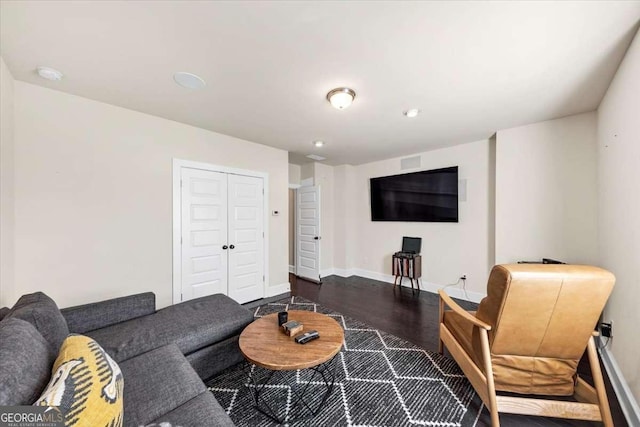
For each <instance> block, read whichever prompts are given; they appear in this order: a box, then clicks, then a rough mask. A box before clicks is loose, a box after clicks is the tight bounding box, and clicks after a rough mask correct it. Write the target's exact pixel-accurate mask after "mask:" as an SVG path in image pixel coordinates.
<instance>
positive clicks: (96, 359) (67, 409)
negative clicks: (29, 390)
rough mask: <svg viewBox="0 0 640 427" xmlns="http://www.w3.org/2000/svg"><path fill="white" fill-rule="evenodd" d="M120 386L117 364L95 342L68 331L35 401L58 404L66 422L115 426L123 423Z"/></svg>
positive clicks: (77, 426)
mask: <svg viewBox="0 0 640 427" xmlns="http://www.w3.org/2000/svg"><path fill="white" fill-rule="evenodd" d="M123 388H124V380H123V378H122V372H121V371H120V367H119V366H118V365H117V364H116V362H114V361H113V360H112V359H111V357H109V355H108V354H107V353H106V352H105V351H104V350H103V349H102V347H100V346H99V345H98V343H97V342H95V341H94V340H92V339H91V338H89V337H85V336H83V335H69V336H68V337H67V339H65V340H64V342H63V343H62V347H61V348H60V353H59V354H58V358H57V359H56V361H55V363H54V364H53V369H52V371H51V380H50V381H49V385H48V386H47V388H46V389H45V390H44V392H43V393H42V396H41V397H40V399H38V400H37V401H36V403H34V405H44V406H58V407H59V409H60V410H61V412H62V414H63V415H64V425H65V426H74V427H85V426H86V427H102V426H109V427H117V426H122V412H123V406H122V392H123Z"/></svg>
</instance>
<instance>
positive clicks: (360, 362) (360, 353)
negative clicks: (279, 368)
mask: <svg viewBox="0 0 640 427" xmlns="http://www.w3.org/2000/svg"><path fill="white" fill-rule="evenodd" d="M283 310H311V311H316V312H318V313H324V314H327V315H328V316H331V317H333V318H334V319H336V320H337V321H338V323H339V324H340V325H342V327H343V328H344V335H345V343H344V345H343V348H342V350H341V351H340V353H339V354H338V355H337V356H336V358H337V359H336V360H335V362H336V365H335V369H336V383H335V385H334V388H333V393H332V394H331V396H330V397H329V399H328V400H327V402H326V403H325V406H324V407H323V409H322V411H321V412H320V413H319V414H318V415H317V416H316V417H314V418H313V419H311V420H309V421H299V422H295V423H292V424H291V425H294V426H303V425H304V426H361V427H369V426H414V425H423V426H452V427H453V426H475V425H476V424H477V422H478V417H479V414H480V411H481V409H482V402H481V401H480V399H479V398H478V396H477V395H476V394H475V392H474V391H473V388H472V387H471V385H470V384H469V383H468V381H467V380H466V379H465V377H464V376H463V375H462V372H461V371H460V370H459V368H458V366H457V365H456V363H455V362H454V361H453V360H451V359H448V358H446V357H443V356H441V355H440V354H437V353H433V352H430V351H426V350H423V349H421V348H419V347H417V346H415V345H413V344H411V343H408V342H406V341H404V340H402V339H400V338H398V337H396V336H393V335H390V334H387V333H385V332H382V331H379V330H377V329H374V328H372V327H370V326H368V325H366V324H364V323H362V322H359V321H357V320H354V319H351V318H349V317H346V316H343V315H341V314H339V313H336V312H334V311H331V310H328V309H326V308H324V307H322V306H320V305H319V304H316V303H314V302H312V301H308V300H305V299H303V298H299V297H291V298H290V299H285V300H281V301H278V302H275V303H270V304H266V305H263V306H260V307H258V308H257V309H256V310H255V316H256V317H261V316H264V315H266V314H270V313H274V312H278V311H283ZM287 375H291V376H292V378H289V379H290V380H292V381H291V383H294V381H295V382H297V383H298V384H304V383H305V377H306V376H307V373H306V371H302V372H291V373H287ZM293 377H295V378H293ZM247 382H248V381H247V372H246V367H245V369H242V367H241V366H235V367H232V368H230V369H228V370H226V371H224V372H223V373H222V374H221V375H219V376H217V377H215V378H214V379H212V380H210V381H209V383H208V384H207V386H208V387H209V389H210V390H211V392H212V393H213V394H214V395H215V397H216V399H217V400H218V402H219V403H220V404H221V405H222V407H223V408H225V410H226V411H227V413H228V414H229V416H230V417H231V419H232V420H233V422H234V423H235V424H236V425H237V426H239V427H243V426H251V427H254V426H256V427H258V426H273V425H276V423H274V422H273V421H271V420H270V419H268V418H267V417H265V416H264V415H263V414H261V413H260V412H258V411H256V410H255V408H254V407H253V400H252V398H251V395H250V394H249V392H248V390H247V388H246V385H247ZM310 387H324V386H323V385H321V384H320V383H318V384H313V383H312V384H311V385H310ZM318 391H319V393H317V394H318V395H320V394H321V393H320V391H321V389H319V390H318ZM265 398H266V399H267V400H268V401H269V402H270V403H272V404H273V405H274V406H276V407H278V408H281V414H280V415H281V416H283V418H284V417H288V418H286V419H291V418H295V417H296V416H297V415H299V414H298V413H297V412H296V411H297V408H296V407H293V408H291V407H290V403H291V399H292V393H291V390H290V389H289V387H288V386H286V385H284V384H281V385H278V384H276V385H274V386H272V387H271V388H270V389H269V390H268V394H267V395H265Z"/></svg>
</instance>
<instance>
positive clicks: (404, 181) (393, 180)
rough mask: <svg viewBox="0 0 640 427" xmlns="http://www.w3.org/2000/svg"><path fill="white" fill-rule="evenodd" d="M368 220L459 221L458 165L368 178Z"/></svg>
mask: <svg viewBox="0 0 640 427" xmlns="http://www.w3.org/2000/svg"><path fill="white" fill-rule="evenodd" d="M371 220H372V221H406V222H458V167H457V166H452V167H448V168H442V169H434V170H428V171H421V172H414V173H406V174H402V175H392V176H384V177H380V178H371Z"/></svg>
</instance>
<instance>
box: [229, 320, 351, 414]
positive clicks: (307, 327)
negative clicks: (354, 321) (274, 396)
mask: <svg viewBox="0 0 640 427" xmlns="http://www.w3.org/2000/svg"><path fill="white" fill-rule="evenodd" d="M288 320H297V321H298V322H300V323H302V324H303V325H304V330H303V331H302V332H300V333H304V332H307V331H311V330H316V331H318V333H319V334H320V338H318V339H316V340H313V341H310V342H308V343H306V344H298V343H296V342H295V340H294V337H289V336H287V335H285V334H284V332H282V329H281V328H280V327H278V314H277V313H274V314H269V315H267V316H264V317H262V318H260V319H258V320H256V321H254V322H253V323H251V324H250V325H249V326H247V327H246V328H245V329H244V331H242V333H241V334H240V343H239V344H240V351H241V352H242V354H243V355H244V357H245V358H246V359H247V361H248V362H250V363H252V364H254V365H257V366H259V367H261V368H264V369H265V370H266V375H264V376H263V377H259V374H258V373H257V372H256V369H255V368H251V369H250V372H249V373H248V375H249V380H250V382H249V384H250V385H249V389H250V391H251V394H252V396H253V399H254V404H255V407H256V409H258V410H259V411H260V412H262V413H263V414H265V415H266V416H268V417H269V418H271V419H272V420H274V421H276V422H278V423H280V424H282V423H283V422H287V423H290V422H293V421H294V420H292V419H289V417H288V416H287V414H286V413H285V416H281V415H278V413H277V411H276V410H274V409H273V408H272V407H271V406H269V405H268V404H267V402H266V401H265V399H263V398H262V397H263V392H264V391H265V390H266V389H268V386H269V385H275V384H281V383H282V382H287V375H285V374H284V373H286V372H287V371H296V370H298V369H309V370H310V371H312V373H311V377H310V378H309V379H308V380H306V381H299V382H298V378H299V376H296V375H294V376H293V377H294V380H295V383H291V382H288V383H287V384H286V385H288V386H289V387H290V388H291V391H292V392H293V393H294V395H295V398H294V401H293V402H292V405H290V406H291V407H292V408H293V407H294V406H295V405H296V404H298V403H300V404H301V407H302V408H303V411H304V412H306V413H308V414H309V415H308V416H305V417H304V418H310V417H313V416H315V415H317V414H318V412H320V410H321V409H322V406H323V405H324V403H325V401H326V400H327V398H328V397H329V395H330V394H331V391H332V390H333V384H334V380H335V373H334V369H333V368H334V363H333V361H334V359H335V356H336V354H338V353H339V352H340V349H341V348H342V343H343V342H344V330H343V329H342V327H341V326H340V325H339V324H338V322H336V321H335V320H334V319H332V318H331V317H329V316H327V315H324V314H320V313H314V312H312V311H301V310H290V311H289V319H288ZM289 377H292V376H291V375H290V376H289ZM289 380H291V378H289ZM319 381H322V382H323V383H324V385H325V387H326V390H325V393H324V395H323V396H322V398H321V400H320V403H319V404H318V405H314V406H316V407H312V406H311V405H310V403H309V402H310V400H309V399H308V398H307V397H308V396H307V394H308V393H309V392H312V391H313V387H309V384H312V383H314V382H315V383H317V382H319ZM312 400H313V401H317V399H312ZM285 403H286V402H285ZM282 406H284V404H283V405H282ZM300 418H303V417H297V419H298V420H299V419H300Z"/></svg>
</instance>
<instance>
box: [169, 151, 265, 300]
mask: <svg viewBox="0 0 640 427" xmlns="http://www.w3.org/2000/svg"><path fill="white" fill-rule="evenodd" d="M182 168H190V169H200V170H205V171H210V172H222V173H227V174H232V175H244V176H252V177H255V178H262V180H263V188H264V198H263V199H264V200H263V203H264V206H263V208H264V210H263V216H264V218H263V227H264V251H263V253H264V263H263V264H264V283H263V289H262V291H263V297H264V295H267V288H268V286H269V174H268V173H265V172H258V171H252V170H248V169H238V168H230V167H227V166H221V165H214V164H210V163H202V162H194V161H191V160H182V159H176V158H174V159H173V179H172V181H173V200H172V203H173V219H172V221H173V241H172V248H173V251H172V253H173V259H172V263H173V272H172V279H171V286H172V304H177V303H179V302H181V300H182V298H181V293H182V244H181V242H180V239H181V237H182V210H181V208H182V206H181V204H182V202H181V197H180V196H181V191H180V172H181V169H182Z"/></svg>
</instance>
